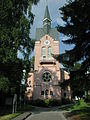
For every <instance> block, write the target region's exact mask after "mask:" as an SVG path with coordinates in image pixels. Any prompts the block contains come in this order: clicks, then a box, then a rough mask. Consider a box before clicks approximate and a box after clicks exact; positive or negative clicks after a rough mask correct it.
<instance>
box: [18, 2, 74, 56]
mask: <svg viewBox="0 0 90 120" xmlns="http://www.w3.org/2000/svg"><path fill="white" fill-rule="evenodd" d="M66 1H67V0H47V2H46V0H40V1H39V3H38V4H37V5H33V6H32V13H33V14H34V15H35V17H34V22H33V25H32V26H31V29H30V37H31V38H33V39H35V31H36V28H42V27H43V18H44V13H45V7H46V5H47V4H48V8H49V13H50V17H51V20H52V27H56V26H57V25H58V24H59V25H61V26H63V25H64V24H65V23H64V22H63V20H62V19H61V14H60V11H59V8H60V7H62V6H64V5H65V4H66ZM65 38H67V37H66V36H64V35H62V34H61V33H60V34H59V53H60V54H61V53H64V52H65V50H69V49H71V48H72V46H70V45H65V44H63V43H62V40H64V39H65ZM33 55H34V53H32V55H31V56H33ZM18 56H19V57H20V58H22V55H21V54H20V53H19V54H18Z"/></svg>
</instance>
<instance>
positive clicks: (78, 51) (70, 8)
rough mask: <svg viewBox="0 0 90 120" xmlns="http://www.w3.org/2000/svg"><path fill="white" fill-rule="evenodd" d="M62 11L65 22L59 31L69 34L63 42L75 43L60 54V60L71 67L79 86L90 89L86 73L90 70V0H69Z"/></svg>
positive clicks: (89, 78)
mask: <svg viewBox="0 0 90 120" xmlns="http://www.w3.org/2000/svg"><path fill="white" fill-rule="evenodd" d="M60 11H61V14H62V19H63V21H64V22H65V24H64V26H58V31H59V32H61V33H63V34H64V35H66V36H68V38H67V39H66V40H64V41H62V42H63V43H65V44H69V45H74V47H73V48H72V49H70V50H66V51H65V53H63V54H61V55H60V56H59V59H60V62H62V63H63V64H64V66H65V67H68V68H69V71H70V72H71V76H72V77H71V79H72V81H73V80H74V79H75V80H77V81H78V82H76V81H75V82H76V83H77V84H76V85H77V86H78V85H79V86H80V88H81V87H82V88H87V89H90V86H89V85H90V77H88V76H87V74H86V73H87V71H89V70H90V13H89V12H90V0H73V1H72V0H68V3H67V4H66V5H65V6H63V7H62V8H60ZM77 62H81V67H80V68H79V69H77V70H75V69H74V65H75V63H77ZM89 74H90V71H89ZM75 82H74V83H75Z"/></svg>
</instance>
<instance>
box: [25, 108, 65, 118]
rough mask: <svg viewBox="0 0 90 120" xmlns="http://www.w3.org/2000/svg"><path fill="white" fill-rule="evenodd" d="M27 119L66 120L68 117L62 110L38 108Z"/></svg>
mask: <svg viewBox="0 0 90 120" xmlns="http://www.w3.org/2000/svg"><path fill="white" fill-rule="evenodd" d="M25 120H66V118H65V117H64V116H63V112H62V111H58V110H56V109H51V110H50V109H42V108H37V109H36V110H35V111H33V113H32V115H30V116H29V117H28V118H27V119H25Z"/></svg>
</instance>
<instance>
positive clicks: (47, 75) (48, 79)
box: [42, 72, 52, 82]
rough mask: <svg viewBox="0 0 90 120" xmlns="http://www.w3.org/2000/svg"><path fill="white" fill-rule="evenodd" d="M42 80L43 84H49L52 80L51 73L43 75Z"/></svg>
mask: <svg viewBox="0 0 90 120" xmlns="http://www.w3.org/2000/svg"><path fill="white" fill-rule="evenodd" d="M42 78H43V80H44V81H45V82H49V81H50V80H51V78H52V76H51V73H50V72H45V73H43V75H42Z"/></svg>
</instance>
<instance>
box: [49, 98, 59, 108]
mask: <svg viewBox="0 0 90 120" xmlns="http://www.w3.org/2000/svg"><path fill="white" fill-rule="evenodd" d="M60 105H61V101H60V100H56V99H54V100H52V99H51V100H50V101H49V106H60Z"/></svg>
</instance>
